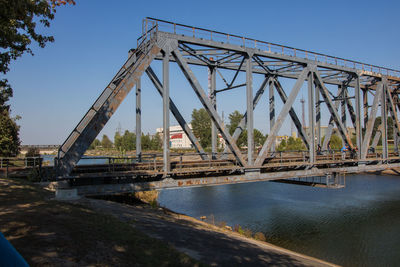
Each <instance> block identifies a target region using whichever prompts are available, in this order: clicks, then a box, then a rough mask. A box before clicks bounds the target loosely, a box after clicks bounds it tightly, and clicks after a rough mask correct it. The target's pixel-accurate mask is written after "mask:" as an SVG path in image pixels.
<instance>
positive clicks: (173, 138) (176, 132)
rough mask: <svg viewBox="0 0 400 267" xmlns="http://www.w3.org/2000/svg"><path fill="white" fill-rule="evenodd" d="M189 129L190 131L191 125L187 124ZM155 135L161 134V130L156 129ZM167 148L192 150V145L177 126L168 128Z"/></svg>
mask: <svg viewBox="0 0 400 267" xmlns="http://www.w3.org/2000/svg"><path fill="white" fill-rule="evenodd" d="M188 126H189V128H190V129H192V125H191V124H188ZM156 132H157V133H160V134H161V136H162V134H163V128H157V129H156ZM169 146H170V148H192V147H193V146H192V143H191V142H190V139H189V137H188V136H187V135H186V134H185V132H184V131H183V130H182V127H181V126H179V125H176V126H170V127H169Z"/></svg>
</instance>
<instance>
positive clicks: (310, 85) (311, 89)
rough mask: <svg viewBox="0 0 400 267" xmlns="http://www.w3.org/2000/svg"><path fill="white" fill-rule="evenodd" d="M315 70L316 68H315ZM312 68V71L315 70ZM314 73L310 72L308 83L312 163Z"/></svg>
mask: <svg viewBox="0 0 400 267" xmlns="http://www.w3.org/2000/svg"><path fill="white" fill-rule="evenodd" d="M314 68H315V67H314ZM314 68H312V70H314ZM313 73H314V72H313V71H310V73H309V74H308V77H307V81H308V124H309V130H310V133H309V134H310V148H309V155H310V159H309V160H310V163H314V162H315V101H314V96H315V92H314V74H313Z"/></svg>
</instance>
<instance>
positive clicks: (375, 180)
mask: <svg viewBox="0 0 400 267" xmlns="http://www.w3.org/2000/svg"><path fill="white" fill-rule="evenodd" d="M159 203H160V204H161V206H164V207H167V208H169V209H171V210H173V211H176V212H179V213H184V214H187V215H189V216H192V217H196V218H200V217H201V216H207V218H213V219H214V221H215V222H216V223H217V222H221V221H223V222H226V223H227V225H230V226H234V225H236V224H239V225H241V226H242V227H244V228H248V229H250V230H252V231H253V233H255V232H262V233H264V234H265V235H266V237H267V241H268V242H270V243H272V244H275V245H278V246H281V247H284V248H287V249H290V250H293V251H296V252H300V253H304V254H306V255H309V256H313V257H317V258H320V259H323V260H326V261H329V262H332V263H336V264H339V265H344V266H400V176H389V175H373V174H362V175H351V176H347V177H346V187H345V188H343V189H323V188H313V187H307V186H299V185H289V184H280V183H273V182H257V183H248V184H235V185H225V186H214V187H199V188H186V189H170V190H163V191H161V193H160V196H159Z"/></svg>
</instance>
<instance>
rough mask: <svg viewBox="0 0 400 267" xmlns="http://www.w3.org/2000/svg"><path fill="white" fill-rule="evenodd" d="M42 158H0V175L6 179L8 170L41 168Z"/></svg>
mask: <svg viewBox="0 0 400 267" xmlns="http://www.w3.org/2000/svg"><path fill="white" fill-rule="evenodd" d="M42 163H43V158H42V157H26V158H10V157H4V158H3V157H0V173H3V172H4V173H5V177H6V178H8V175H9V173H10V169H21V168H35V167H39V169H41V168H42Z"/></svg>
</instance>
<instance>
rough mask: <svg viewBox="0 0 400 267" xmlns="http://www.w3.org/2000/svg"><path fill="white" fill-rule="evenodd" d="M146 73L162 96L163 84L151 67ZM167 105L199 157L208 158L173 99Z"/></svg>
mask: <svg viewBox="0 0 400 267" xmlns="http://www.w3.org/2000/svg"><path fill="white" fill-rule="evenodd" d="M146 74H147V76H148V77H149V78H150V81H151V82H152V83H153V85H154V87H155V88H156V89H157V91H158V93H159V94H160V95H161V97H163V95H164V89H163V85H162V84H161V82H160V80H159V79H158V77H157V75H156V74H155V73H154V71H153V69H152V68H151V67H148V68H147V69H146ZM169 106H170V108H171V113H172V115H174V117H175V119H176V121H177V122H178V123H179V125H180V126H181V127H182V130H183V131H184V132H185V134H186V135H187V137H188V138H189V140H190V142H191V143H192V145H193V147H194V148H195V149H196V151H197V153H199V154H200V157H201V159H203V160H206V159H208V156H207V154H206V153H205V152H204V149H203V147H202V146H201V144H200V142H199V141H198V140H197V138H196V136H194V134H193V131H192V130H191V129H190V127H189V124H188V123H187V122H186V120H185V119H184V118H183V116H182V114H181V113H180V112H179V110H178V108H177V107H176V105H175V103H174V101H172V99H171V98H169Z"/></svg>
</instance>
